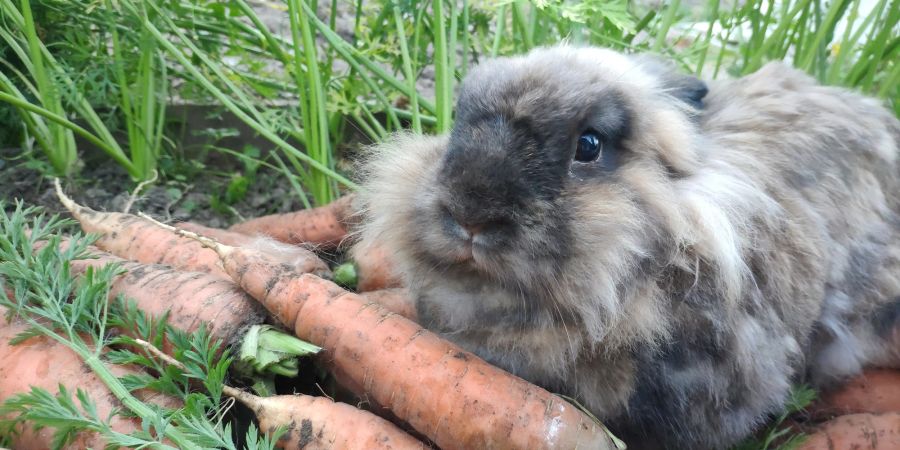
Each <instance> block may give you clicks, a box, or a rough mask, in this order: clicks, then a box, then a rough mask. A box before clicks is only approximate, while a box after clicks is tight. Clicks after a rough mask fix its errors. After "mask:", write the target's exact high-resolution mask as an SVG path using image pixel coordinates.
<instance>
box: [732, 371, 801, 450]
mask: <svg viewBox="0 0 900 450" xmlns="http://www.w3.org/2000/svg"><path fill="white" fill-rule="evenodd" d="M816 395H817V394H816V391H815V390H814V389H812V388H810V387H809V386H806V385H800V386H794V387H793V388H792V389H791V392H790V394H789V396H788V399H787V402H786V403H785V406H784V411H782V412H781V414H779V415H778V417H776V418H775V420H773V421H771V422H770V423H769V425H768V428H766V429H765V430H764V431H763V432H762V433H760V434H759V435H758V436H756V437H751V438H747V439H746V440H744V441H743V442H741V443H740V444H738V445H737V446H735V447H734V450H769V449H777V450H793V449H796V448H798V447H799V446H800V445H801V444H802V443H803V441H804V440H805V439H806V435H804V434H803V433H799V432H797V431H796V430H794V429H792V428H791V427H789V426H786V425H785V423H784V421H785V420H786V419H787V418H788V417H789V416H790V415H791V414H795V413H798V412H800V411H803V410H804V409H806V407H807V406H809V405H810V404H811V403H812V402H813V400H815V399H816Z"/></svg>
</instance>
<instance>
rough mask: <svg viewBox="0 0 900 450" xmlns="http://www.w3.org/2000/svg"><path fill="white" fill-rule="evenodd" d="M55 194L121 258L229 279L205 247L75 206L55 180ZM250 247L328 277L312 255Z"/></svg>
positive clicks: (268, 245)
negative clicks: (264, 250)
mask: <svg viewBox="0 0 900 450" xmlns="http://www.w3.org/2000/svg"><path fill="white" fill-rule="evenodd" d="M54 183H55V185H56V194H57V196H58V197H59V200H60V201H61V202H62V204H63V205H64V206H65V207H66V209H68V210H69V212H71V213H72V216H73V217H75V219H76V220H78V222H80V223H81V227H82V229H83V230H84V231H85V232H86V233H97V234H99V235H100V238H99V239H98V240H97V241H96V243H95V244H96V245H97V246H98V247H100V248H101V249H103V250H106V251H108V252H110V253H112V254H114V255H116V256H118V257H120V258H125V259H130V260H133V261H139V262H143V263H148V264H166V265H170V266H172V267H175V268H177V269H181V270H187V271H191V272H206V273H211V274H215V275H219V276H221V277H223V278H228V274H227V273H226V272H225V271H224V270H223V269H222V267H221V265H220V264H219V259H218V257H217V256H216V254H215V252H212V251H210V250H209V249H206V248H204V247H203V245H201V244H199V243H197V242H196V241H192V240H190V239H185V238H182V237H179V236H176V235H174V234H172V233H169V232H166V231H165V230H161V229H159V228H158V227H156V226H154V225H153V224H152V223H151V222H149V221H147V220H145V219H142V218H140V217H137V216H133V215H131V214H123V213H105V212H99V211H94V210H93V209H91V208H88V207H86V206H81V205H79V204H77V203H75V202H74V201H73V200H72V199H70V198H69V197H67V196H66V195H65V193H63V191H62V188H61V187H60V185H59V181H58V180H55V181H54ZM247 245H251V246H255V245H258V246H260V247H264V248H265V249H266V251H271V252H272V256H273V257H275V258H277V259H278V260H279V262H281V263H285V264H290V265H292V266H294V267H295V268H296V269H297V270H300V271H304V272H315V273H318V274H323V275H327V274H328V266H327V265H326V264H325V263H324V262H323V261H322V260H320V259H319V258H318V257H317V256H316V255H315V254H313V253H312V252H310V251H308V250H306V249H303V248H300V247H296V246H288V245H278V244H277V243H274V242H272V241H270V240H267V239H262V240H260V239H256V240H254V242H250V243H249V244H247Z"/></svg>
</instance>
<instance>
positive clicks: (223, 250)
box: [137, 212, 234, 257]
mask: <svg viewBox="0 0 900 450" xmlns="http://www.w3.org/2000/svg"><path fill="white" fill-rule="evenodd" d="M137 215H138V216H140V217H141V218H143V219H145V220H148V221H150V223H152V224H154V225H156V226H158V227H160V228H162V229H164V230H169V231H171V232H173V233H175V234H176V235H178V236H183V237H186V238H188V239H193V240H195V241H197V242H199V243H200V244H202V245H203V246H204V247H208V248H211V249H213V251H215V252H216V253H218V254H219V257H224V256H225V255H227V254H229V253H231V251H232V250H233V249H234V247H232V246H230V245H225V244H222V243H219V242H218V241H216V240H215V239H212V238H208V237H206V236H201V235H199V234H197V233H194V232H192V231H187V230H182V229H180V228H176V227H173V226H171V225H166V224H164V223H162V222H160V221H158V220H156V219H154V218H152V217H150V216H148V215H147V214H144V213H143V212H138V213H137Z"/></svg>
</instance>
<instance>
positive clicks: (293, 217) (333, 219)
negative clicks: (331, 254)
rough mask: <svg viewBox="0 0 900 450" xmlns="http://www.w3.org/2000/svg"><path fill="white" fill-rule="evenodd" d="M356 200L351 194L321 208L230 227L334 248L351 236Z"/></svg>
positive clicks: (290, 240)
mask: <svg viewBox="0 0 900 450" xmlns="http://www.w3.org/2000/svg"><path fill="white" fill-rule="evenodd" d="M352 203H353V196H352V195H347V196H344V197H342V198H340V199H338V200H335V201H333V202H331V203H330V204H328V205H326V206H323V207H320V208H312V209H305V210H302V211H297V212H292V213H287V214H273V215H271V216H264V217H258V218H256V219H251V220H248V221H246V222H241V223H238V224H235V225H232V226H231V228H229V229H228V230H229V231H236V232H238V233H243V234H248V235H255V234H262V235H265V236H269V237H272V238H273V239H276V240H278V241H281V242H285V243H288V244H301V243H308V244H313V245H316V246H318V247H325V248H333V247H336V246H338V245H339V244H340V243H341V242H342V241H343V240H344V239H345V238H346V237H347V230H348V226H349V225H350V222H351V220H352V217H353V208H352Z"/></svg>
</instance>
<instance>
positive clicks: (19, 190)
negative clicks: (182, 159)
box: [0, 149, 303, 228]
mask: <svg viewBox="0 0 900 450" xmlns="http://www.w3.org/2000/svg"><path fill="white" fill-rule="evenodd" d="M19 152H20V150H18V149H5V150H0V179H2V180H5V181H4V182H3V183H0V200H2V201H4V203H5V204H4V208H5V209H7V210H8V209H10V208H12V207H14V201H15V200H22V201H23V202H24V203H25V204H26V205H35V206H40V207H43V208H44V210H45V211H47V212H50V213H64V212H65V210H64V208H63V207H62V205H61V204H60V203H59V200H57V198H56V194H55V192H54V191H53V184H52V180H51V179H50V178H48V177H46V176H44V175H43V173H42V172H41V171H40V170H38V169H36V168H35V167H34V164H33V161H29V159H28V157H27V156H26V157H21V155H20V154H19ZM223 169H224V170H223ZM232 170H234V171H232ZM237 173H239V172H238V170H237V169H233V168H227V167H226V168H215V170H209V171H207V172H204V173H199V174H193V176H190V177H189V179H187V180H184V181H179V180H176V179H172V178H170V179H167V180H162V181H158V182H156V183H155V184H153V185H150V186H148V187H146V188H145V189H143V190H142V191H141V192H140V193H139V195H138V196H137V197H136V199H135V201H134V204H133V206H132V208H131V212H136V211H143V212H145V213H147V214H150V215H151V216H153V217H157V218H160V219H162V220H164V221H166V222H171V221H191V222H197V223H200V224H203V225H207V226H211V227H216V228H226V227H228V226H229V225H231V224H232V223H235V222H237V221H240V220H244V219H247V218H253V217H257V216H261V215H265V214H271V213H276V212H288V211H293V210H297V209H302V208H303V205H302V203H300V201H299V200H298V198H297V196H296V195H295V194H294V193H293V192H292V191H289V189H290V187H289V186H286V185H282V184H283V183H284V178H283V176H281V175H279V174H274V173H272V172H271V171H268V170H266V169H260V171H259V172H257V174H256V175H255V176H254V177H253V180H252V182H251V184H250V186H249V187H248V190H247V193H246V195H245V196H244V198H243V199H242V200H240V201H237V202H235V203H234V204H231V205H224V206H219V204H220V203H221V202H218V203H217V202H216V201H215V199H214V196H216V195H219V196H221V193H222V192H224V190H225V187H226V186H227V185H228V183H229V181H230V179H231V177H232V176H233V175H234V174H237ZM276 183H278V184H276ZM63 185H64V189H65V190H66V193H67V194H69V195H70V196H71V197H72V198H73V199H74V200H75V201H77V202H78V203H80V204H82V205H85V206H89V207H91V208H93V209H96V210H99V211H122V210H123V209H124V207H125V205H126V203H127V202H128V201H129V199H130V197H131V192H132V190H133V189H134V188H135V187H136V183H135V182H133V181H132V180H131V178H130V177H129V176H128V174H127V173H125V171H124V170H122V169H121V168H120V167H119V166H117V165H115V164H112V163H110V162H109V161H107V162H105V163H100V164H90V163H88V164H85V167H84V168H83V169H82V170H81V171H80V172H79V173H78V175H76V176H74V177H70V178H68V179H66V180H63ZM214 203H216V204H215V205H214Z"/></svg>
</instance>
